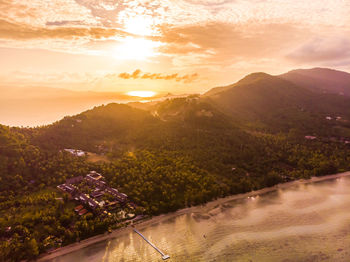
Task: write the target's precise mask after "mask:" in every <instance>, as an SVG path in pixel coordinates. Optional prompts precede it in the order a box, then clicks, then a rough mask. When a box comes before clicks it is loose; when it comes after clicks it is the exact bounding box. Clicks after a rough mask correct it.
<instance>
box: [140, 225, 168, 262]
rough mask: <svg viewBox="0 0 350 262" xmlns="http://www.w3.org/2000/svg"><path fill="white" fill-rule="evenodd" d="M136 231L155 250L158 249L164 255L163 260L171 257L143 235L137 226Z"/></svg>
mask: <svg viewBox="0 0 350 262" xmlns="http://www.w3.org/2000/svg"><path fill="white" fill-rule="evenodd" d="M134 232H135V233H137V234H139V235H140V236H141V237H142V238H143V239H144V240H145V241H146V242H147V243H148V244H150V245H151V246H152V247H153V248H154V249H155V250H157V251H158V252H159V253H160V254H161V255H162V259H163V260H166V259H168V258H170V256H169V255H166V254H164V253H163V252H162V251H160V249H159V248H157V247H156V246H155V245H154V244H153V243H152V242H150V241H149V240H148V239H147V238H146V237H145V236H144V235H142V234H141V233H140V232H139V231H138V230H136V229H135V228H134Z"/></svg>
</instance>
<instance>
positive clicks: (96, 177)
mask: <svg viewBox="0 0 350 262" xmlns="http://www.w3.org/2000/svg"><path fill="white" fill-rule="evenodd" d="M86 177H90V178H92V179H94V180H101V179H104V177H103V176H102V175H101V174H99V173H97V172H96V171H90V173H89V174H87V175H86Z"/></svg>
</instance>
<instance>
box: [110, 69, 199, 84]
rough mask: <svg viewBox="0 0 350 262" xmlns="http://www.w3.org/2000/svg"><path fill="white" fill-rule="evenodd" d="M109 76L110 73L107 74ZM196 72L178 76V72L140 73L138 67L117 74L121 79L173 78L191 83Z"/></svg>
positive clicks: (196, 76) (194, 78)
mask: <svg viewBox="0 0 350 262" xmlns="http://www.w3.org/2000/svg"><path fill="white" fill-rule="evenodd" d="M109 76H111V75H109ZM198 76H199V75H198V74H197V73H193V74H186V75H183V76H180V75H179V74H177V73H176V74H169V75H166V74H160V73H142V72H141V70H140V69H136V70H135V71H134V72H132V73H131V74H129V73H126V72H124V73H120V74H119V75H118V77H119V78H122V79H150V80H174V81H177V82H181V81H182V82H184V83H191V82H193V81H195V80H196V79H197V78H198Z"/></svg>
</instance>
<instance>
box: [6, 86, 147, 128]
mask: <svg viewBox="0 0 350 262" xmlns="http://www.w3.org/2000/svg"><path fill="white" fill-rule="evenodd" d="M0 93H1V97H0V123H2V124H5V125H10V126H39V125H46V124H51V123H53V122H55V121H57V120H59V119H62V118H63V117H65V116H67V115H74V114H78V113H81V112H82V111H85V110H88V109H90V108H93V107H94V106H98V105H102V104H108V103H113V102H119V103H121V102H125V103H126V102H129V101H140V100H144V98H140V97H130V96H128V95H126V94H123V93H117V92H93V91H72V90H66V89H60V88H49V87H12V88H7V87H5V86H3V87H0ZM43 109H45V110H43Z"/></svg>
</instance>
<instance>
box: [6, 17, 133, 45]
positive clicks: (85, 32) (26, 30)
mask: <svg viewBox="0 0 350 262" xmlns="http://www.w3.org/2000/svg"><path fill="white" fill-rule="evenodd" d="M130 35H131V34H129V33H127V32H124V31H122V30H118V29H114V28H104V27H55V28H50V29H49V28H44V27H33V26H29V25H26V24H17V23H12V22H8V21H6V20H4V19H0V38H2V39H14V40H30V39H50V38H52V39H57V38H60V39H76V38H89V39H103V38H110V37H115V36H121V37H125V36H130Z"/></svg>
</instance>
